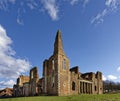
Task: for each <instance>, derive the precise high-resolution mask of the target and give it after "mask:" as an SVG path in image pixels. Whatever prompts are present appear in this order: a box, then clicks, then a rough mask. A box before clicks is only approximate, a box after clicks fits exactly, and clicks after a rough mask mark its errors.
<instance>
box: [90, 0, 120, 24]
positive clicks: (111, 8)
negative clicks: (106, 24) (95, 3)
mask: <svg viewBox="0 0 120 101" xmlns="http://www.w3.org/2000/svg"><path fill="white" fill-rule="evenodd" d="M119 5H120V0H106V2H105V6H106V8H105V9H104V10H103V11H102V12H101V13H98V14H97V15H96V16H95V17H93V18H92V20H91V23H97V24H98V23H102V22H103V21H104V17H105V16H106V15H107V14H109V13H113V12H116V11H117V10H118V9H119Z"/></svg>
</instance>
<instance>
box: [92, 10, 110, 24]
mask: <svg viewBox="0 0 120 101" xmlns="http://www.w3.org/2000/svg"><path fill="white" fill-rule="evenodd" d="M107 13H108V11H107V9H104V10H103V11H102V13H98V14H97V16H96V17H94V18H93V19H92V20H91V23H94V22H97V23H101V22H103V21H104V19H103V17H104V16H105V15H106V14H107Z"/></svg>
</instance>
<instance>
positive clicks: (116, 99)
mask: <svg viewBox="0 0 120 101" xmlns="http://www.w3.org/2000/svg"><path fill="white" fill-rule="evenodd" d="M0 101H120V94H103V95H74V96H37V97H19V98H6V99H0Z"/></svg>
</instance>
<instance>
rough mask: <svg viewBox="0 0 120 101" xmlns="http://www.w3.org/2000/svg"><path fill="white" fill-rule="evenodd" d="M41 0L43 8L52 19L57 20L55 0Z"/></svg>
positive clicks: (57, 10)
mask: <svg viewBox="0 0 120 101" xmlns="http://www.w3.org/2000/svg"><path fill="white" fill-rule="evenodd" d="M41 2H42V3H43V5H44V9H45V10H47V12H48V14H49V16H50V17H51V18H52V20H57V19H58V12H59V9H58V8H59V7H58V6H57V2H56V0H42V1H41Z"/></svg>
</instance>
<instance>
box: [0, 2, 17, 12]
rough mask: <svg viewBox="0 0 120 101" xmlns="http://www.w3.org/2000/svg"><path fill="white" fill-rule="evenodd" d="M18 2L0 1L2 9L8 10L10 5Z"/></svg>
mask: <svg viewBox="0 0 120 101" xmlns="http://www.w3.org/2000/svg"><path fill="white" fill-rule="evenodd" d="M15 2H16V0H0V9H4V10H8V6H9V5H8V3H11V4H15Z"/></svg>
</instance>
